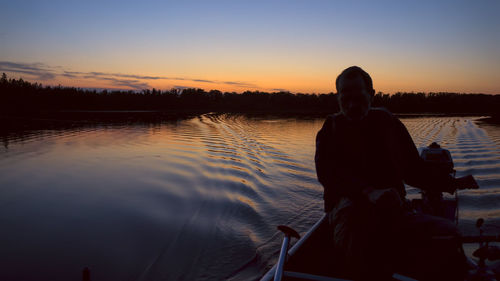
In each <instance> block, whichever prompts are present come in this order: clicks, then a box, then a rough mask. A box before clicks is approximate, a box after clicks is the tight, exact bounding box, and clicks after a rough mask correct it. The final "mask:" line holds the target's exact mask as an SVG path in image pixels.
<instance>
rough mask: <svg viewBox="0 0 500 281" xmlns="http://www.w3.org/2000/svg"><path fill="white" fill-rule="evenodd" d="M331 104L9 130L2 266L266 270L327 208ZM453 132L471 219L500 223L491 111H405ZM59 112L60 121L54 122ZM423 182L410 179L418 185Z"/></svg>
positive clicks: (126, 276)
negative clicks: (320, 114)
mask: <svg viewBox="0 0 500 281" xmlns="http://www.w3.org/2000/svg"><path fill="white" fill-rule="evenodd" d="M323 120H324V119H323V118H312V117H311V118H304V117H290V118H285V117H280V118H276V117H266V116H257V117H255V116H244V115H215V114H206V115H200V116H195V117H191V118H182V119H175V120H166V121H156V122H128V123H126V122H121V123H102V122H101V123H98V122H88V123H85V122H80V123H78V122H76V123H70V124H66V123H64V124H65V125H64V126H53V125H51V126H46V127H44V126H38V127H36V128H33V127H30V126H26V128H24V129H19V130H15V131H12V130H11V131H7V132H4V133H3V135H1V136H0V137H1V140H3V146H2V147H0V280H81V271H82V269H83V268H84V267H89V268H90V270H91V278H92V280H93V281H100V280H222V279H234V280H242V279H249V280H254V279H256V278H259V276H261V275H262V274H263V273H264V272H265V271H266V270H267V269H269V268H270V267H271V266H272V265H273V264H274V262H275V261H276V259H277V255H278V252H279V247H280V243H281V239H282V237H281V235H280V234H279V233H278V232H277V230H276V225H278V224H287V225H290V226H291V227H293V228H295V229H296V230H297V231H298V232H299V233H304V232H305V231H307V229H308V228H309V227H310V226H311V225H312V224H313V223H314V222H315V221H316V220H317V219H318V218H319V217H321V215H322V208H323V203H322V187H321V185H320V184H319V183H318V182H317V179H316V174H315V169H314V161H313V156H314V150H315V147H314V139H315V135H316V133H317V131H318V130H319V128H320V127H321V125H322V123H323ZM401 120H402V121H403V123H404V124H405V125H406V126H407V128H408V130H409V131H410V134H411V135H412V137H413V139H414V141H415V143H416V145H417V147H422V146H425V145H428V144H430V143H431V142H432V141H437V142H439V143H441V144H442V145H443V146H444V147H446V148H448V149H449V150H450V151H451V153H452V156H453V158H454V161H455V167H456V170H457V176H462V175H466V174H473V175H474V176H475V177H476V179H477V181H478V183H479V185H480V187H481V188H480V189H479V190H468V191H461V192H459V205H460V224H459V226H460V229H461V230H462V232H463V233H465V234H471V235H475V234H477V231H476V230H475V229H474V223H475V220H476V219H477V218H479V217H483V218H485V220H486V230H487V232H491V233H499V232H500V204H499V203H500V127H499V126H498V125H490V124H487V123H484V122H481V121H478V120H479V117H420V118H401ZM49 123H50V122H49ZM415 192H416V191H415V190H411V189H410V190H409V193H410V194H415Z"/></svg>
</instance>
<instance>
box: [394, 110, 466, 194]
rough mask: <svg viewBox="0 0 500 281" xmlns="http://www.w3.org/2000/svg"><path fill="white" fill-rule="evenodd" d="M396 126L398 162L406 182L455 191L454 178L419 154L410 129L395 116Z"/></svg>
mask: <svg viewBox="0 0 500 281" xmlns="http://www.w3.org/2000/svg"><path fill="white" fill-rule="evenodd" d="M394 127H395V134H396V136H395V139H396V141H397V144H396V147H397V148H398V149H397V153H396V157H397V158H398V159H397V160H398V161H397V164H398V165H399V166H400V168H401V172H402V176H403V180H404V181H405V183H407V184H409V185H411V186H414V187H417V188H420V189H423V190H435V191H445V192H449V193H453V192H454V191H455V189H456V188H455V184H454V179H453V178H452V177H451V176H450V175H449V174H446V173H439V172H438V171H436V170H435V169H433V168H432V167H431V166H429V165H427V163H425V161H424V160H423V159H422V158H421V157H420V155H419V154H418V150H417V147H416V146H415V143H414V142H413V140H412V138H411V136H410V134H409V133H408V130H407V129H406V127H405V126H404V125H403V123H401V121H400V120H399V119H397V118H396V117H394Z"/></svg>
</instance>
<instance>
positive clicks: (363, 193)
mask: <svg viewBox="0 0 500 281" xmlns="http://www.w3.org/2000/svg"><path fill="white" fill-rule="evenodd" d="M336 87H337V93H338V101H339V107H340V112H339V113H337V114H334V115H330V116H328V118H327V119H326V121H325V123H324V124H323V127H322V128H321V130H320V131H319V132H318V135H317V138H316V155H315V163H316V172H317V175H318V179H319V181H320V182H321V184H322V185H323V187H324V203H325V212H327V213H328V216H329V221H330V225H331V228H332V231H333V237H334V244H335V247H336V251H337V252H340V253H342V254H343V255H344V256H345V262H346V265H347V267H348V268H349V271H350V273H351V274H354V278H356V279H366V280H374V279H379V278H390V276H391V275H392V273H393V272H394V271H396V270H397V271H398V272H399V273H402V272H401V271H403V272H406V271H408V272H410V271H412V270H413V269H412V268H409V269H408V268H407V270H406V269H405V267H406V266H407V263H411V262H415V261H412V259H420V258H421V257H423V256H425V255H428V256H429V257H426V258H427V259H426V260H425V261H420V260H418V261H416V262H419V264H420V265H422V267H421V268H419V270H420V272H421V273H422V274H421V275H418V274H417V276H416V277H421V278H425V277H426V276H428V275H432V276H433V277H435V278H438V279H439V278H440V277H439V274H441V273H440V272H443V273H442V274H443V276H446V279H447V280H449V278H461V277H460V274H462V273H463V272H460V273H458V271H460V270H456V268H453V267H456V266H457V265H458V266H462V267H463V265H464V263H463V262H464V261H465V256H464V255H463V252H461V245H459V244H458V243H456V242H452V243H451V242H450V243H451V245H450V243H448V245H446V246H443V247H444V249H443V247H441V248H440V250H439V251H434V252H431V250H429V252H428V253H423V254H422V255H419V254H421V252H422V251H423V249H424V248H425V247H429V245H433V244H432V243H431V242H429V241H431V238H432V236H436V235H440V236H442V235H448V236H455V237H459V232H458V231H457V229H456V227H455V226H454V224H453V223H451V222H450V221H448V220H445V219H442V218H437V217H431V216H425V215H415V214H411V213H409V212H408V210H406V209H405V207H404V202H405V194H406V192H405V186H404V183H406V184H409V185H411V186H415V187H418V188H421V189H434V190H439V191H447V192H449V193H453V192H454V191H455V189H456V186H457V183H456V182H455V180H454V179H453V178H452V177H451V176H449V175H447V174H437V173H436V172H435V171H433V170H432V169H431V168H430V167H427V166H426V164H425V162H424V161H423V160H422V159H421V158H420V156H419V154H418V151H417V148H416V147H415V144H414V143H413V141H412V139H411V137H410V135H409V133H408V131H407V130H406V128H405V126H404V125H403V124H402V123H401V121H399V120H398V119H397V118H396V117H394V116H393V115H392V114H390V113H389V112H388V111H386V110H383V109H375V108H371V100H372V97H373V95H374V93H375V90H374V89H373V84H372V79H371V78H370V76H369V75H368V73H366V72H365V71H364V70H362V69H361V68H359V67H357V66H352V67H349V68H347V69H345V70H344V71H343V72H342V73H341V74H340V75H339V76H338V77H337V80H336ZM445 244H446V243H445ZM408 245H410V246H408ZM440 245H444V244H440ZM408 247H413V248H414V249H413V248H412V249H409V248H408ZM432 247H434V246H432ZM450 251H451V253H450ZM419 252H420V253H419ZM444 252H446V253H444ZM412 255H413V256H412ZM401 259H405V260H404V263H399V261H401ZM433 263H434V264H433ZM410 267H411V266H410ZM450 271H453V272H450ZM455 273H456V275H457V276H452V275H453V274H455Z"/></svg>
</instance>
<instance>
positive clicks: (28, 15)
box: [0, 0, 500, 94]
mask: <svg viewBox="0 0 500 281" xmlns="http://www.w3.org/2000/svg"><path fill="white" fill-rule="evenodd" d="M499 15H500V1H498V0H492V1H487V0H484V1H483V0H478V1H470V0H468V1H409V0H408V1H407V0H399V1H346V0H343V1H305V0H304V1H238V0H231V1H138V0H135V1H124V0H122V1H90V0H86V1H81V0H80V1H70V0H64V1H40V0H33V1H23V0H20V1H5V0H0V24H1V29H0V72H5V73H7V75H8V76H9V77H12V78H19V77H22V78H23V79H25V80H29V81H32V82H35V81H36V82H41V83H43V84H44V85H57V84H62V85H64V86H76V87H84V88H113V89H132V90H140V89H144V88H152V87H155V88H157V89H164V90H166V89H170V88H173V87H177V88H182V87H200V88H203V89H206V90H210V89H219V90H222V91H236V92H243V91H245V90H252V91H253V90H263V91H278V90H288V91H291V92H303V93H327V92H332V91H333V92H335V85H334V81H335V78H336V76H337V75H338V74H339V73H340V72H341V71H342V70H343V69H344V68H346V67H348V66H351V65H359V66H361V67H362V68H364V69H365V70H366V71H368V72H369V73H370V74H371V75H372V78H373V80H374V87H375V89H376V91H382V92H386V93H394V92H396V91H415V92H417V91H425V92H429V91H449V92H465V93H491V94H497V93H499V94H500V16H499Z"/></svg>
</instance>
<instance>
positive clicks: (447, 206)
mask: <svg viewBox="0 0 500 281" xmlns="http://www.w3.org/2000/svg"><path fill="white" fill-rule="evenodd" d="M420 157H421V158H422V159H423V160H424V161H425V162H426V164H427V165H428V166H430V167H432V169H433V170H434V171H435V172H436V173H438V174H449V175H451V176H452V177H455V170H454V169H453V160H452V158H451V154H450V151H449V150H447V149H444V148H442V147H441V146H440V145H439V144H437V143H436V142H433V143H431V145H429V146H428V147H426V148H424V149H423V150H422V152H421V153H420ZM457 202H458V200H457V198H456V197H455V198H454V199H452V198H446V199H445V198H443V193H442V192H441V191H437V190H425V191H422V199H416V200H414V202H413V206H414V208H415V209H416V210H418V211H420V212H423V213H425V214H429V215H433V216H439V217H443V218H446V219H449V220H451V221H453V222H455V223H458V209H457V205H458V204H457Z"/></svg>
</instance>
